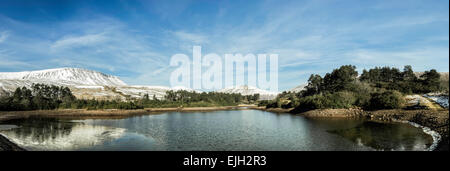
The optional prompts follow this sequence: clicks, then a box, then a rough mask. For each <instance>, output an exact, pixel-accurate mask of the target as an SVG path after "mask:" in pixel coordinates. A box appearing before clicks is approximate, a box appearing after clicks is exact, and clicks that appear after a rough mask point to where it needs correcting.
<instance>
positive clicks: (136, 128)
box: [0, 110, 432, 151]
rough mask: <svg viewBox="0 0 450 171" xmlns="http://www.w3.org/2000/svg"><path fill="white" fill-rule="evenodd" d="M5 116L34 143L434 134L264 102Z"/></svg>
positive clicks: (263, 142)
mask: <svg viewBox="0 0 450 171" xmlns="http://www.w3.org/2000/svg"><path fill="white" fill-rule="evenodd" d="M1 124H2V125H3V126H1V127H3V130H2V129H0V133H2V134H3V135H6V136H7V137H8V138H9V139H11V140H12V141H14V142H15V143H17V144H19V145H21V146H22V147H24V148H26V149H28V150H115V151H118V150H183V151H185V150H227V151H228V150H250V151H253V150H257V151H259V150H268V151H270V150H282V151H286V150H425V149H427V148H428V147H429V146H430V145H431V144H432V138H431V136H429V135H427V134H425V133H423V131H422V130H421V129H419V128H415V127H413V126H410V125H408V124H400V123H378V122H372V121H364V120H349V119H308V118H305V117H302V116H295V115H291V114H275V113H270V112H264V111H258V110H235V111H215V112H193V113H179V112H169V113H164V114H158V115H141V116H133V117H128V118H123V119H85V120H73V119H62V118H59V119H58V118H28V119H19V120H10V121H7V122H4V123H1ZM16 126H17V127H16ZM1 127H0V128H1ZM6 128H7V129H6Z"/></svg>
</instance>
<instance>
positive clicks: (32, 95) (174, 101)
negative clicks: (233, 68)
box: [0, 84, 259, 111]
mask: <svg viewBox="0 0 450 171" xmlns="http://www.w3.org/2000/svg"><path fill="white" fill-rule="evenodd" d="M258 99H259V94H255V95H247V96H243V95H241V94H228V93H219V92H201V93H198V92H194V91H186V90H178V91H172V90H170V91H167V92H166V94H165V96H164V98H163V99H157V98H156V97H155V96H153V97H151V98H150V97H149V95H148V94H145V95H144V96H143V98H140V99H133V100H127V101H122V100H96V99H77V98H76V97H75V96H74V95H73V94H72V92H71V91H70V89H69V88H68V87H63V86H60V87H58V86H54V85H44V84H33V85H32V86H31V89H28V88H26V87H21V88H17V89H16V90H15V91H14V93H12V95H9V96H3V97H0V110H1V111H22V110H52V109H88V110H97V109H128V110H129V109H143V108H152V107H210V106H232V105H237V104H239V103H254V102H256V101H257V100H258Z"/></svg>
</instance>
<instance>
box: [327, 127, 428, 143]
mask: <svg viewBox="0 0 450 171" xmlns="http://www.w3.org/2000/svg"><path fill="white" fill-rule="evenodd" d="M329 132H331V133H335V134H338V135H340V136H342V137H345V138H348V139H350V140H351V141H353V142H355V143H357V144H360V145H365V146H370V147H372V148H375V149H378V150H427V147H429V146H430V145H431V143H430V138H431V137H428V138H426V139H424V138H423V137H427V136H426V135H425V133H424V132H423V131H421V130H420V129H411V126H409V125H405V124H393V123H379V122H371V121H367V122H363V123H361V124H359V125H358V126H356V127H353V128H349V129H340V130H333V131H329ZM418 135H422V136H423V137H422V136H418ZM431 142H432V141H431Z"/></svg>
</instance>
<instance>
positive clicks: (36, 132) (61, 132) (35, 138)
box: [2, 118, 125, 150]
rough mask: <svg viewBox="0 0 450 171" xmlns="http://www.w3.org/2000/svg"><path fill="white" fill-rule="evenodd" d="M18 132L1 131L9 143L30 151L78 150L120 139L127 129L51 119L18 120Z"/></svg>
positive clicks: (13, 130)
mask: <svg viewBox="0 0 450 171" xmlns="http://www.w3.org/2000/svg"><path fill="white" fill-rule="evenodd" d="M14 122H16V123H20V126H21V127H20V128H19V129H11V130H8V131H2V134H4V135H6V136H7V137H8V138H9V139H11V140H12V141H14V142H15V143H17V144H18V145H20V146H21V147H24V148H26V149H29V150H75V149H80V148H85V147H90V146H95V145H99V144H102V143H104V142H106V141H111V140H114V139H116V138H119V137H120V136H121V135H122V134H123V132H124V131H125V129H121V128H112V127H105V126H93V125H86V124H84V123H77V122H66V121H59V120H57V119H52V118H30V119H24V120H15V121H12V123H14Z"/></svg>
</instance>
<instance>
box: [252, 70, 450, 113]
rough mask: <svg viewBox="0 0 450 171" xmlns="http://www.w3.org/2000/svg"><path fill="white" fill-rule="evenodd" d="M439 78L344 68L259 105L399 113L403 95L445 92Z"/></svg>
mask: <svg viewBox="0 0 450 171" xmlns="http://www.w3.org/2000/svg"><path fill="white" fill-rule="evenodd" d="M446 84H448V80H447V83H446ZM442 85H445V84H442V80H441V79H440V74H439V73H438V72H437V71H436V70H434V69H431V70H429V71H425V72H424V73H423V74H421V75H420V76H417V75H416V74H415V73H414V71H413V70H412V67H411V66H409V65H407V66H405V67H404V69H403V71H400V70H399V69H398V68H393V67H375V68H373V69H370V70H368V71H367V70H363V72H362V74H361V75H358V72H357V71H356V67H355V66H352V65H344V66H341V67H340V68H338V69H334V70H333V71H332V72H331V73H326V74H325V76H324V77H321V76H320V75H318V74H312V75H311V76H310V77H309V79H308V85H307V86H306V87H305V89H304V90H302V91H300V92H297V93H294V92H283V93H281V94H279V95H278V96H277V98H276V99H275V100H271V101H260V102H259V106H266V107H268V108H277V107H278V108H295V109H294V110H295V111H307V110H313V109H326V108H334V109H336V108H363V109H367V110H376V109H397V108H402V107H403V104H404V98H403V96H404V95H407V94H424V93H430V92H445V93H446V94H448V86H442Z"/></svg>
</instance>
